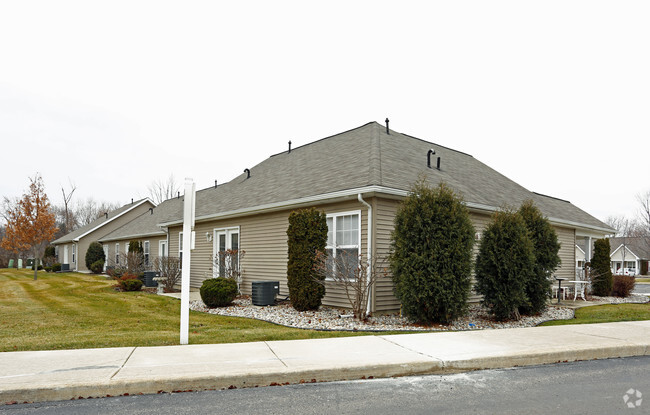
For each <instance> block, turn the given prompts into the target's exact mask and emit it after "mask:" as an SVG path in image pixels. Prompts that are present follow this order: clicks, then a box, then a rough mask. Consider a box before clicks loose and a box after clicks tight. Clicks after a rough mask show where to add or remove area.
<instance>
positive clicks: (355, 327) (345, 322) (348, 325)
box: [190, 295, 648, 331]
mask: <svg viewBox="0 0 650 415" xmlns="http://www.w3.org/2000/svg"><path fill="white" fill-rule="evenodd" d="M592 298H593V299H594V300H597V301H598V302H608V303H612V304H618V303H626V302H627V303H645V302H648V297H645V296H642V295H631V296H630V297H627V298H617V297H595V296H594V297H592ZM190 308H191V309H192V310H196V311H201V312H204V313H211V314H218V315H222V316H231V317H245V318H254V319H257V320H262V321H267V322H270V323H275V324H279V325H282V326H287V327H295V328H301V329H312V330H351V331H459V330H484V329H504V328H512V327H533V326H537V325H538V324H540V323H542V322H545V321H548V320H568V319H571V318H573V317H574V310H573V309H571V308H569V307H555V306H552V307H549V308H548V309H547V310H546V311H545V312H544V313H542V314H540V315H537V316H532V317H522V318H521V320H519V321H494V320H493V319H491V318H490V316H489V314H488V312H487V310H486V309H485V307H483V306H481V305H479V304H471V305H470V306H469V312H468V313H467V315H466V316H465V317H463V318H460V319H458V320H456V321H454V322H453V323H452V324H450V325H448V326H444V325H437V324H436V325H432V326H421V325H416V324H413V323H410V322H409V321H408V320H407V319H406V318H404V317H400V316H399V315H397V314H392V315H380V316H373V317H370V318H368V321H366V322H362V321H357V320H355V319H354V318H353V317H352V315H351V314H350V311H349V310H345V309H340V308H332V307H325V306H323V307H321V308H320V309H319V310H318V311H296V310H294V309H293V307H291V305H290V304H288V303H281V304H279V305H275V306H264V307H259V306H254V305H252V303H251V300H250V297H248V296H241V297H238V298H237V299H235V301H234V302H233V305H231V306H229V307H221V308H208V307H206V306H205V304H203V302H202V301H201V300H198V301H192V302H191V303H190Z"/></svg>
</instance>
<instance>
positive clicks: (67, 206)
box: [61, 179, 77, 234]
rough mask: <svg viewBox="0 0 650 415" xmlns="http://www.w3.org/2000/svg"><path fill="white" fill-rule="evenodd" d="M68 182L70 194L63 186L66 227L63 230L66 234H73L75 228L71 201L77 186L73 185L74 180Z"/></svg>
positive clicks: (64, 224) (64, 222)
mask: <svg viewBox="0 0 650 415" xmlns="http://www.w3.org/2000/svg"><path fill="white" fill-rule="evenodd" d="M68 181H69V182H70V191H69V192H68V193H66V192H65V189H64V188H63V186H61V193H63V216H64V218H63V219H64V221H63V226H64V227H65V228H64V229H63V231H64V232H63V233H64V234H66V233H68V232H71V231H72V230H73V228H74V223H73V216H72V212H70V207H71V206H70V201H71V200H72V195H73V194H74V191H75V190H77V186H76V185H75V184H74V183H72V180H70V179H68Z"/></svg>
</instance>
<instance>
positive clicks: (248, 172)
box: [244, 169, 251, 179]
mask: <svg viewBox="0 0 650 415" xmlns="http://www.w3.org/2000/svg"><path fill="white" fill-rule="evenodd" d="M244 173H246V178H247V179H250V178H251V171H250V169H244Z"/></svg>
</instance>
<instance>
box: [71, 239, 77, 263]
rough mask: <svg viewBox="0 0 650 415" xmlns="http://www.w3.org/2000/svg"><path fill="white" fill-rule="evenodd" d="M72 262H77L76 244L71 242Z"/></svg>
mask: <svg viewBox="0 0 650 415" xmlns="http://www.w3.org/2000/svg"><path fill="white" fill-rule="evenodd" d="M72 263H73V264H76V263H77V245H75V244H72Z"/></svg>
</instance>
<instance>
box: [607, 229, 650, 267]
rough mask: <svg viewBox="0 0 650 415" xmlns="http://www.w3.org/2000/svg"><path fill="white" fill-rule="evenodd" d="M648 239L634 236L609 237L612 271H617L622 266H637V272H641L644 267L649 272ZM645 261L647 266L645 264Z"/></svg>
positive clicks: (649, 250)
mask: <svg viewBox="0 0 650 415" xmlns="http://www.w3.org/2000/svg"><path fill="white" fill-rule="evenodd" d="M648 239H649V238H632V237H625V238H623V237H618V238H609V247H610V250H611V254H610V258H611V261H612V262H611V268H612V272H614V273H616V271H618V270H619V269H621V268H635V269H636V273H637V274H640V273H641V272H642V270H644V269H645V270H646V273H647V269H648V265H647V263H648V260H649V259H650V246H649V244H648V242H649V241H648ZM644 263H645V267H644V266H643V264H644Z"/></svg>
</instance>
